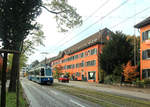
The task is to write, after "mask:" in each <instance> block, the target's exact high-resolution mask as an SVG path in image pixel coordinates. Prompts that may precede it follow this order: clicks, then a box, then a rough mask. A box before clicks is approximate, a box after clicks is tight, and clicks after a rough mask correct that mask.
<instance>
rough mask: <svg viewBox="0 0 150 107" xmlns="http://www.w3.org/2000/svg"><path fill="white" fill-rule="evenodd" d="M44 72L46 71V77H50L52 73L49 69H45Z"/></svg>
mask: <svg viewBox="0 0 150 107" xmlns="http://www.w3.org/2000/svg"><path fill="white" fill-rule="evenodd" d="M45 71H46V76H51V75H52V74H51V73H52V72H51V69H50V68H48V69H46V70H45Z"/></svg>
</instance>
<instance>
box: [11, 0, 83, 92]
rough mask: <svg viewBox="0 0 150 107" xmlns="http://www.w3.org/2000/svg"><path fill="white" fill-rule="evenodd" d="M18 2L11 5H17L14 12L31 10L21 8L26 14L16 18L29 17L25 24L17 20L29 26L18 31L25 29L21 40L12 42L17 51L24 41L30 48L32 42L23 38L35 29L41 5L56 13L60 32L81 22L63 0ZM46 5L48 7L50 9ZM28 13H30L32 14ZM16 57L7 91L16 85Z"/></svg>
mask: <svg viewBox="0 0 150 107" xmlns="http://www.w3.org/2000/svg"><path fill="white" fill-rule="evenodd" d="M16 2H18V1H16ZM35 2H36V3H35ZM19 3H20V4H17V3H16V4H14V5H15V6H16V7H13V8H18V7H19V8H18V9H15V10H16V13H17V11H21V10H22V9H24V10H26V9H25V8H27V10H29V8H30V9H31V10H32V11H30V12H29V11H27V12H25V11H24V10H22V11H21V12H22V13H26V14H28V15H27V16H24V17H19V18H18V19H22V20H23V19H29V20H28V21H29V23H27V24H26V25H25V23H22V22H19V23H22V24H23V25H25V26H29V27H28V28H29V29H23V30H22V31H20V32H25V31H27V32H26V33H24V34H22V40H19V42H18V44H17V45H16V44H13V46H14V48H13V49H16V50H18V49H19V51H22V49H23V48H22V47H23V46H24V45H23V44H25V43H28V44H29V45H28V46H27V48H30V50H31V46H32V45H31V44H32V43H33V42H31V41H29V40H27V41H24V40H25V38H26V36H27V35H28V34H33V32H32V30H33V29H34V28H35V29H36V24H37V23H35V18H36V17H37V16H38V15H39V14H40V13H41V8H42V7H43V8H44V9H46V10H48V11H49V12H51V13H53V14H55V15H56V17H55V18H56V22H57V23H58V29H59V31H62V32H64V31H68V29H67V28H69V29H70V28H73V27H74V26H76V25H78V24H81V23H82V20H81V16H79V14H77V13H76V10H75V9H74V8H73V7H71V6H70V5H68V4H67V2H66V1H65V0H53V1H52V2H51V3H50V4H43V3H42V1H41V0H38V1H36V0H31V1H27V0H23V1H21V2H19ZM21 4H22V5H23V6H24V8H23V7H21ZM30 6H31V7H30ZM48 7H50V9H51V10H50V9H49V8H48ZM56 11H57V12H56ZM18 14H19V13H18ZM30 14H32V16H31V15H30ZM30 19H31V20H30ZM17 23H18V22H17ZM32 23H33V24H32ZM22 24H21V25H22ZM31 25H32V26H31ZM22 27H23V26H22ZM64 27H65V28H64ZM18 28H19V27H18ZM16 30H17V29H16ZM13 40H18V38H17V36H16V37H14V38H13ZM18 57H19V56H18V55H14V56H13V65H12V74H11V75H12V78H11V80H10V86H9V91H15V87H16V85H15V80H16V78H15V77H16V72H15V71H17V70H16V69H17V66H19V65H17V61H19V58H18ZM13 77H14V78H13Z"/></svg>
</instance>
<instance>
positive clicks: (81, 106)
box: [70, 100, 85, 107]
mask: <svg viewBox="0 0 150 107" xmlns="http://www.w3.org/2000/svg"><path fill="white" fill-rule="evenodd" d="M70 102H72V103H74V104H76V105H78V106H80V107H85V106H83V105H81V104H80V103H78V102H76V101H73V100H70Z"/></svg>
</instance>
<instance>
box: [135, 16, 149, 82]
mask: <svg viewBox="0 0 150 107" xmlns="http://www.w3.org/2000/svg"><path fill="white" fill-rule="evenodd" d="M134 27H135V28H138V29H139V30H140V79H141V80H142V79H145V78H150V17H148V18H146V19H145V20H143V21H141V22H140V23H138V24H136V25H135V26H134Z"/></svg>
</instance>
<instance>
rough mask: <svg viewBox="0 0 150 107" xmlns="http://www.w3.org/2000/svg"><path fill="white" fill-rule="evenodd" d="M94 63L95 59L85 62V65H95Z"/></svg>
mask: <svg viewBox="0 0 150 107" xmlns="http://www.w3.org/2000/svg"><path fill="white" fill-rule="evenodd" d="M95 65H96V60H92V61H87V62H86V66H95Z"/></svg>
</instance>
